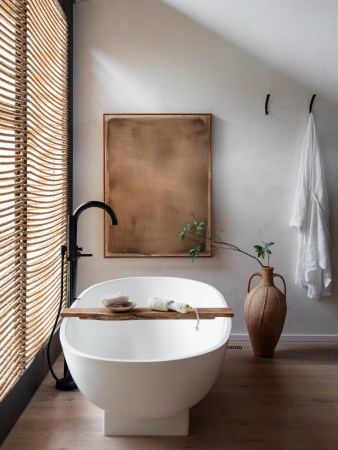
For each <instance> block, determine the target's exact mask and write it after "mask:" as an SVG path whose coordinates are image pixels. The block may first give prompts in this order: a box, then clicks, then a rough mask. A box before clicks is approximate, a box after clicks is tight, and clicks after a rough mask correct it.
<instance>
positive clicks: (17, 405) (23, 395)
mask: <svg viewBox="0 0 338 450" xmlns="http://www.w3.org/2000/svg"><path fill="white" fill-rule="evenodd" d="M58 1H59V3H60V6H61V7H62V9H63V11H64V12H65V14H66V17H67V20H68V24H69V30H70V36H69V61H68V64H69V103H68V104H69V149H70V163H69V183H70V186H69V211H70V212H71V211H72V210H73V0H58ZM60 353H61V345H60V340H59V333H58V332H57V333H56V334H55V335H54V337H53V340H52V343H51V352H50V357H51V361H52V362H54V361H55V360H56V358H57V357H58V356H59V355H60ZM48 370H49V368H48V363H47V346H46V347H44V348H43V349H42V350H41V351H40V352H39V353H38V355H37V356H36V357H35V358H34V360H33V362H32V363H31V364H30V366H29V367H28V368H27V369H26V370H25V372H24V373H23V375H22V376H21V377H20V379H19V380H18V382H17V383H16V385H15V386H14V387H13V389H12V390H11V391H10V392H9V394H8V395H7V396H6V397H5V399H4V400H3V401H2V402H0V424H1V426H0V445H1V444H2V442H3V441H4V439H5V438H6V436H7V435H8V433H9V432H10V431H11V429H12V428H13V426H14V425H15V423H16V421H17V420H18V418H19V417H20V415H21V414H22V412H23V411H24V409H25V408H26V406H27V405H28V403H29V401H30V400H31V398H32V397H33V395H34V394H35V391H36V390H37V389H38V387H39V386H40V384H41V382H42V380H43V379H44V378H45V376H46V375H47V373H48ZM61 375H62V374H61Z"/></svg>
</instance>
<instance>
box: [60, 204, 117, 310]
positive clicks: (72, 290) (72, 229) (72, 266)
mask: <svg viewBox="0 0 338 450" xmlns="http://www.w3.org/2000/svg"><path fill="white" fill-rule="evenodd" d="M88 208H100V209H103V210H104V211H105V212H106V213H107V214H108V216H109V218H110V221H111V224H112V225H117V218H116V214H115V212H114V211H113V210H112V208H111V207H110V206H108V205H107V204H106V203H103V202H99V201H97V200H92V201H89V202H86V203H83V204H82V205H80V206H79V207H78V208H76V210H75V211H74V213H73V214H71V215H69V216H68V246H67V247H68V261H69V271H68V296H67V306H68V307H70V306H71V305H72V304H73V302H74V300H75V298H76V284H77V260H78V258H79V257H81V256H92V255H90V254H82V253H81V251H82V248H80V247H78V246H77V221H78V219H79V216H80V214H82V213H83V211H85V210H86V209H88Z"/></svg>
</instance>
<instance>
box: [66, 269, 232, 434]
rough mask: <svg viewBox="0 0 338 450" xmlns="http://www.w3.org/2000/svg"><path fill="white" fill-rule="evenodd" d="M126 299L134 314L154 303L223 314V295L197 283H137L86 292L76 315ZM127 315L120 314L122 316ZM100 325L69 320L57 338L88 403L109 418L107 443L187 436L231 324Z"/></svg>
mask: <svg viewBox="0 0 338 450" xmlns="http://www.w3.org/2000/svg"><path fill="white" fill-rule="evenodd" d="M116 292H123V293H125V294H127V295H129V298H130V301H134V302H135V303H136V305H137V307H146V306H147V299H148V298H150V297H161V298H170V299H173V300H175V301H177V302H186V303H189V304H190V305H191V306H193V307H197V308H198V307H226V306H227V305H226V302H225V300H224V297H223V296H222V295H221V293H220V292H219V291H218V290H217V289H215V288H214V287H212V286H210V285H208V284H205V283H201V282H199V281H194V280H188V279H183V278H170V277H136V278H122V279H116V280H111V281H106V282H104V283H100V284H97V285H94V286H92V287H90V288H88V289H87V290H85V291H84V292H83V293H82V294H81V295H80V296H79V297H78V299H77V300H76V302H74V304H73V307H79V308H86V307H100V306H101V305H100V300H101V298H102V297H109V295H111V294H114V293H116ZM121 314H123V313H121ZM196 323H197V322H196V321H195V320H122V321H115V320H114V321H100V320H80V319H78V318H70V319H64V320H63V322H62V325H61V331H60V338H61V344H62V347H63V351H64V355H65V358H66V361H67V364H68V367H69V370H70V372H71V374H72V376H73V378H74V381H75V383H76V384H77V386H78V388H79V389H80V391H81V392H82V393H83V395H84V396H85V397H86V398H87V399H88V400H89V401H91V402H92V403H93V404H94V405H96V406H98V407H99V408H101V409H102V410H103V411H104V434H105V435H116V436H118V435H119V436H121V435H129V436H132V435H187V434H188V432H189V408H191V407H192V406H193V405H195V404H196V403H197V402H199V401H200V400H201V399H202V398H203V397H204V396H205V395H206V394H207V393H208V391H209V390H210V388H211V387H212V385H213V384H214V382H215V380H216V378H217V376H218V374H219V371H220V368H221V365H222V362H223V360H224V356H225V352H226V349H227V344H228V340H229V336H230V331H231V319H230V318H223V317H221V318H216V319H214V320H201V321H200V324H199V330H198V331H197V330H196Z"/></svg>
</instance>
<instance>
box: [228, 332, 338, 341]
mask: <svg viewBox="0 0 338 450" xmlns="http://www.w3.org/2000/svg"><path fill="white" fill-rule="evenodd" d="M248 340H249V336H248V335H247V334H244V333H232V334H231V336H230V341H248ZM280 341H281V342H283V341H284V342H338V336H336V335H331V334H285V335H282V336H281V338H280Z"/></svg>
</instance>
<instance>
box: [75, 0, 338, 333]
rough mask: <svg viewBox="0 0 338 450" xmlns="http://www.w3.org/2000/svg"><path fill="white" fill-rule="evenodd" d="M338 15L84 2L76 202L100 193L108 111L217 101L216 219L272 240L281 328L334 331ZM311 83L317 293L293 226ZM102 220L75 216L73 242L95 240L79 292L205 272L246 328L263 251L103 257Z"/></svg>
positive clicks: (191, 0) (177, 3)
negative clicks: (280, 287)
mask: <svg viewBox="0 0 338 450" xmlns="http://www.w3.org/2000/svg"><path fill="white" fill-rule="evenodd" d="M179 8H181V9H179ZM337 19H338V2H336V1H335V0H325V1H321V2H318V1H317V0H297V1H292V0H290V1H288V2H285V0H274V1H272V2H271V1H270V0H255V1H252V0H251V1H248V0H238V1H236V2H234V1H232V0H209V1H208V2H206V1H205V0H186V1H184V2H182V1H181V0H166V1H161V0H88V1H83V2H81V3H77V4H76V5H75V6H74V20H75V30H74V38H75V43H74V145H75V156H74V168H75V169H74V176H75V186H74V189H75V193H74V206H77V205H79V204H80V203H82V202H85V201H88V200H103V143H102V122H103V120H102V115H103V113H130V112H134V113H147V112H151V113H157V112H161V113H163V112H166V113H180V112H189V113H193V112H196V113H200V112H210V113H212V114H213V208H214V228H215V229H216V230H217V229H225V230H226V231H225V233H224V235H223V237H224V239H226V240H227V241H229V242H232V243H235V244H237V245H238V246H240V247H242V248H243V249H245V250H247V251H251V250H252V246H253V245H254V244H256V243H259V242H260V240H267V241H270V240H271V241H274V242H275V243H276V244H275V245H274V247H273V248H272V250H273V258H272V265H273V266H274V267H275V269H276V271H277V272H279V273H281V274H283V275H284V276H285V278H286V281H287V288H288V293H287V302H288V315H287V320H286V325H285V329H284V335H285V336H293V335H302V336H311V335H313V336H328V337H329V336H338V291H337V289H336V283H335V280H336V279H337V276H338V271H337V263H338V242H337V238H336V235H337V229H338V212H337V191H338V188H337V182H336V174H337V166H338V89H337V80H338V57H337V40H338V34H337V27H336V24H337ZM268 93H270V94H271V99H270V104H269V110H270V114H269V115H268V116H266V115H265V114H264V102H265V97H266V94H268ZM312 94H317V98H316V101H315V103H314V106H313V110H314V113H315V118H316V121H317V128H318V134H319V139H320V143H321V147H322V153H323V159H324V163H325V168H326V176H327V182H328V190H329V197H330V208H331V217H330V229H331V236H332V266H333V277H334V285H333V295H332V296H331V297H330V298H325V299H323V300H322V301H311V300H309V299H307V298H306V292H305V291H304V290H303V289H301V288H299V287H296V286H295V285H294V283H293V279H294V271H295V256H296V247H297V235H296V232H295V231H294V230H292V229H290V227H289V226H288V222H289V219H290V213H291V208H292V203H293V195H294V191H295V183H296V176H297V169H298V160H299V155H300V146H301V142H302V138H303V135H304V132H305V127H306V124H307V120H308V107H309V102H310V100H311V96H312ZM126 201H128V199H126ZM112 206H114V205H112ZM187 219H189V218H187ZM102 222H103V221H102V213H101V212H100V211H98V210H88V211H86V212H85V213H84V214H83V215H82V216H81V218H80V221H79V239H78V243H79V245H82V246H83V247H84V250H85V251H86V252H92V253H94V257H93V258H83V259H82V260H80V264H79V283H78V290H79V292H80V291H81V290H82V289H84V288H85V287H87V286H90V285H91V284H93V283H96V282H99V281H103V280H106V279H110V278H116V277H124V276H135V275H173V276H176V275H178V276H183V277H190V278H194V279H199V280H202V281H206V282H208V283H211V284H213V285H214V286H216V287H217V288H218V289H219V290H220V291H221V292H222V293H223V294H224V296H225V297H226V299H227V301H228V303H229V305H230V306H231V307H232V308H233V309H234V311H235V316H236V317H235V319H234V326H233V331H234V333H235V334H241V333H246V327H245V323H244V319H243V312H242V311H243V303H244V298H245V295H246V292H245V289H246V281H247V279H248V277H249V275H250V273H251V272H253V271H256V270H257V269H258V266H256V264H255V262H254V261H252V260H250V259H249V258H246V257H245V256H243V255H240V254H238V253H231V252H225V251H217V252H216V254H215V256H214V257H213V258H203V259H199V260H196V262H195V263H194V264H193V265H192V263H191V261H190V260H189V259H188V258H187V259H185V258H163V259H162V258H160V259H158V258H148V259H147V258H144V259H138V258H136V259H104V258H103V224H102Z"/></svg>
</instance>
